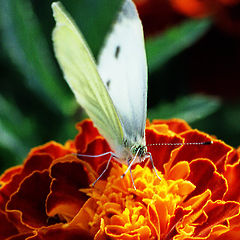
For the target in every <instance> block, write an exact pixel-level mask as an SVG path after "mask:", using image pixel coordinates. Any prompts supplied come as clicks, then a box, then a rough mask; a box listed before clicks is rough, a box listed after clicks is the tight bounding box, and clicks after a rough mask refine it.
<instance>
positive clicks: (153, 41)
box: [146, 19, 211, 72]
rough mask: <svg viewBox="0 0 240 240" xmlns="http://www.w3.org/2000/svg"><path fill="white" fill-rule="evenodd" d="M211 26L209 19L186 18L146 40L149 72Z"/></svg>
mask: <svg viewBox="0 0 240 240" xmlns="http://www.w3.org/2000/svg"><path fill="white" fill-rule="evenodd" d="M210 26H211V21H210V20H209V19H201V20H188V21H186V22H184V23H181V24H180V25H178V26H175V27H173V28H170V29H169V30H167V31H165V32H164V33H163V34H161V35H159V36H157V37H155V38H149V39H147V41H146V54H147V60H148V67H149V72H152V71H154V70H156V69H157V68H159V67H160V66H162V65H163V64H165V63H166V62H167V61H168V60H169V59H171V58H172V57H174V56H176V55H177V54H179V53H180V52H181V51H183V50H184V49H186V48H187V47H190V46H191V45H192V44H193V43H194V42H196V41H197V40H198V39H199V38H200V37H201V36H202V35H203V34H204V33H206V31H207V30H208V29H209V27H210Z"/></svg>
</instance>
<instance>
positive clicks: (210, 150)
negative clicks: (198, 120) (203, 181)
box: [173, 130, 232, 173]
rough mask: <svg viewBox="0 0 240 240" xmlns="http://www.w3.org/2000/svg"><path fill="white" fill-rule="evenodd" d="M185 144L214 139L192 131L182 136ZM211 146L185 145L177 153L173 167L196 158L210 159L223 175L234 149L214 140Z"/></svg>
mask: <svg viewBox="0 0 240 240" xmlns="http://www.w3.org/2000/svg"><path fill="white" fill-rule="evenodd" d="M181 137H183V138H184V139H185V142H186V143H187V142H206V141H210V140H213V139H210V137H209V136H208V135H206V134H204V133H201V132H199V131H197V130H191V131H188V132H186V133H183V134H181ZM213 142H214V143H213V144H210V145H190V146H189V145H184V146H183V147H182V148H181V149H180V150H179V152H178V153H177V155H176V157H175V159H174V162H173V165H174V164H175V163H177V162H179V161H188V162H191V161H192V160H194V159H196V158H208V159H210V160H211V161H212V162H213V163H214V164H215V165H216V167H217V169H218V171H219V172H220V173H221V172H223V171H224V164H225V161H226V159H227V157H228V154H230V152H231V151H232V148H231V147H229V146H228V145H226V144H224V143H223V142H221V141H217V140H213Z"/></svg>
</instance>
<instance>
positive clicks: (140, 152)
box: [130, 144, 147, 162]
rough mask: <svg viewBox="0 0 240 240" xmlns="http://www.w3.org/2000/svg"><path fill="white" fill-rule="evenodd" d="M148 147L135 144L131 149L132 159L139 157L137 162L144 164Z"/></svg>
mask: <svg viewBox="0 0 240 240" xmlns="http://www.w3.org/2000/svg"><path fill="white" fill-rule="evenodd" d="M146 153H147V147H146V145H139V144H134V145H133V146H131V148H130V154H131V156H132V158H134V157H137V162H142V161H144V160H145V158H146Z"/></svg>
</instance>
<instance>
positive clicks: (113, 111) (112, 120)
mask: <svg viewBox="0 0 240 240" xmlns="http://www.w3.org/2000/svg"><path fill="white" fill-rule="evenodd" d="M52 9H53V13H54V18H55V20H56V27H55V29H54V31H53V43H54V50H55V54H56V57H57V60H58V62H59V64H60V66H61V68H62V70H63V73H64V77H65V79H66V81H67V83H68V84H69V86H70V88H71V89H72V91H73V93H74V95H75V97H76V99H77V101H78V103H79V104H80V105H81V106H82V107H83V108H84V109H85V111H86V112H87V114H88V115H89V117H90V118H91V119H92V121H93V122H94V124H95V125H96V127H97V128H98V130H99V132H100V133H101V135H102V136H104V137H105V138H106V140H107V142H108V143H109V145H110V147H111V149H112V150H113V151H114V153H112V154H111V157H110V159H109V161H108V164H109V162H110V160H111V158H112V157H113V156H114V157H115V158H116V160H117V161H119V162H121V163H124V164H127V165H128V166H129V167H128V169H127V170H130V171H131V166H132V164H133V163H137V162H142V161H144V160H145V159H146V158H150V160H151V161H152V157H151V154H150V153H149V152H147V147H146V140H145V123H146V111H147V63H146V55H145V47H144V37H143V30H142V24H141V21H140V19H139V16H138V13H137V10H136V7H135V5H134V4H133V2H132V1H131V0H125V1H124V3H123V6H122V8H121V10H120V12H119V14H118V17H117V20H116V22H115V24H114V25H113V29H112V32H111V33H110V35H109V36H108V38H107V40H106V43H105V46H104V48H103V50H102V52H101V54H100V58H99V64H98V70H97V67H96V64H95V61H94V58H93V57H92V54H91V52H90V50H89V48H88V46H87V44H86V42H85V40H84V39H83V37H82V34H81V32H80V31H79V30H78V28H77V26H76V24H75V23H74V21H73V20H72V19H71V17H70V16H69V15H68V14H67V13H66V11H65V10H64V8H63V6H62V5H61V3H59V2H58V3H53V4H52ZM106 154H108V153H106ZM152 164H153V162H152ZM107 166H108V165H107ZM153 168H154V165H153ZM154 170H155V172H156V169H155V168H154ZM156 173H157V172H156ZM101 176H102V174H101V175H100V177H101Z"/></svg>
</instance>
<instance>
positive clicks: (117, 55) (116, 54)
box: [114, 46, 121, 58]
mask: <svg viewBox="0 0 240 240" xmlns="http://www.w3.org/2000/svg"><path fill="white" fill-rule="evenodd" d="M120 49H121V48H120V46H117V47H116V49H115V53H114V56H115V58H118V57H119V53H120Z"/></svg>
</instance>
